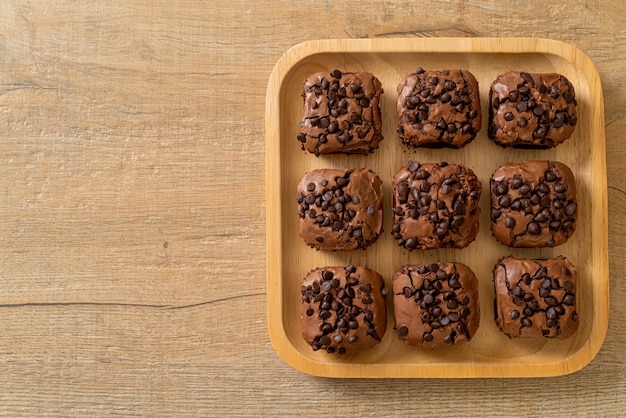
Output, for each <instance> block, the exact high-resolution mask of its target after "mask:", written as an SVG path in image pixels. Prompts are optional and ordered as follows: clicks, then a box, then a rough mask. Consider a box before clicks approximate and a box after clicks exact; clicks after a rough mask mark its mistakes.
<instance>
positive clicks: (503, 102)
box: [487, 71, 578, 148]
mask: <svg viewBox="0 0 626 418" xmlns="http://www.w3.org/2000/svg"><path fill="white" fill-rule="evenodd" d="M489 103H490V106H489V128H488V130H487V134H488V136H489V138H491V139H492V140H493V141H495V143H496V144H498V145H501V146H503V147H507V146H513V147H518V148H552V147H554V146H556V145H558V144H560V143H561V142H563V141H565V140H566V139H568V138H569V137H571V136H572V134H573V132H574V128H575V127H576V122H577V120H578V118H577V116H576V104H577V103H576V95H575V92H574V86H572V83H570V81H569V80H568V79H567V78H566V77H565V76H563V75H561V74H554V73H549V74H531V73H525V72H517V71H510V72H507V73H505V74H502V75H500V76H498V78H497V79H496V80H495V81H494V82H493V83H492V84H491V89H490V90H489Z"/></svg>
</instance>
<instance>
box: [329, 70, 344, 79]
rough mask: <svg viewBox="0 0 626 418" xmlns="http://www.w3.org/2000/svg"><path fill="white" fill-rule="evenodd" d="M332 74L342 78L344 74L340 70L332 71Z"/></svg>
mask: <svg viewBox="0 0 626 418" xmlns="http://www.w3.org/2000/svg"><path fill="white" fill-rule="evenodd" d="M330 75H331V76H333V77H334V78H341V76H342V75H343V74H342V73H341V71H339V70H333V72H331V73H330Z"/></svg>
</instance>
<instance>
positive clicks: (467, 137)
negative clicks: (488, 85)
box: [396, 68, 481, 148]
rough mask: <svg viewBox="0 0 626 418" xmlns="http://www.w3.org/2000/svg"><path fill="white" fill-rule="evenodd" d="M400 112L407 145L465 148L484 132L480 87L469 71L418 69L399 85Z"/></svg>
mask: <svg viewBox="0 0 626 418" xmlns="http://www.w3.org/2000/svg"><path fill="white" fill-rule="evenodd" d="M396 112H397V115H398V127H397V131H398V133H399V134H400V138H401V139H402V141H403V142H404V143H405V144H408V145H412V146H423V147H442V146H446V147H452V148H459V147H462V146H464V145H466V144H467V143H469V142H470V141H472V140H473V139H474V138H475V137H476V133H477V132H478V131H479V130H480V126H481V111H480V98H479V94H478V83H477V82H476V78H474V75H473V74H472V73H470V72H469V71H466V70H442V71H425V70H424V69H422V68H418V69H417V71H416V72H415V73H413V74H409V75H408V76H406V78H405V79H404V80H402V81H401V82H400V84H399V85H398V101H397V106H396Z"/></svg>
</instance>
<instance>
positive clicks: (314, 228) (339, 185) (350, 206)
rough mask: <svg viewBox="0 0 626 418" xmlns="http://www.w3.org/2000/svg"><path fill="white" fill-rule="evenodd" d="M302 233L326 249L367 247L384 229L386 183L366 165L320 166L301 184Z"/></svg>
mask: <svg viewBox="0 0 626 418" xmlns="http://www.w3.org/2000/svg"><path fill="white" fill-rule="evenodd" d="M297 202H298V216H299V218H300V222H299V226H300V236H301V237H302V239H303V240H304V242H305V243H306V244H307V245H309V246H311V247H313V248H315V249H317V250H325V251H345V250H354V249H357V248H365V247H367V246H369V245H371V244H372V243H374V242H375V241H376V240H377V239H378V236H379V235H380V234H381V232H382V230H383V186H382V181H381V180H380V177H379V176H378V174H376V173H374V172H373V171H372V170H369V169H367V168H359V169H343V170H338V169H318V170H313V171H311V172H309V173H306V174H305V175H304V177H303V178H302V180H300V184H299V185H298V195H297Z"/></svg>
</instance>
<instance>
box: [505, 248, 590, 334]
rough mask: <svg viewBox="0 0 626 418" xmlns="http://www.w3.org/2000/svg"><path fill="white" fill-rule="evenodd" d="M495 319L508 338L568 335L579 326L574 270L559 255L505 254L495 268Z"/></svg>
mask: <svg viewBox="0 0 626 418" xmlns="http://www.w3.org/2000/svg"><path fill="white" fill-rule="evenodd" d="M493 275H494V286H495V293H496V300H495V304H494V310H495V321H496V324H497V325H498V327H499V328H500V330H501V331H502V332H504V333H505V334H506V335H508V336H509V337H511V338H515V337H546V338H553V337H557V338H567V337H569V336H571V335H572V334H574V332H575V331H576V329H577V328H578V313H577V312H576V285H577V283H576V269H575V268H574V266H573V265H572V264H571V263H570V262H569V261H568V260H567V259H566V258H565V257H562V256H559V257H557V258H550V259H547V260H531V259H525V258H516V257H506V258H503V259H502V260H500V262H498V264H496V266H495V268H494V271H493Z"/></svg>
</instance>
